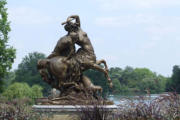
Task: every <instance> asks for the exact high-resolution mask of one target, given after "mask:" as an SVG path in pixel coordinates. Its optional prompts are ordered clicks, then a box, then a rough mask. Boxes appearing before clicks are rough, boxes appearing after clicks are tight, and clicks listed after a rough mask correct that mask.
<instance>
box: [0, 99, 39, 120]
mask: <svg viewBox="0 0 180 120" xmlns="http://www.w3.org/2000/svg"><path fill="white" fill-rule="evenodd" d="M1 98H2V99H4V98H3V97H1ZM1 98H0V99H1ZM31 102H32V100H31V99H28V98H23V99H13V100H9V101H0V120H42V116H41V115H40V114H38V113H36V112H33V111H32V108H31V106H29V104H30V103H31Z"/></svg>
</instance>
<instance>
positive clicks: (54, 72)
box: [37, 15, 112, 104]
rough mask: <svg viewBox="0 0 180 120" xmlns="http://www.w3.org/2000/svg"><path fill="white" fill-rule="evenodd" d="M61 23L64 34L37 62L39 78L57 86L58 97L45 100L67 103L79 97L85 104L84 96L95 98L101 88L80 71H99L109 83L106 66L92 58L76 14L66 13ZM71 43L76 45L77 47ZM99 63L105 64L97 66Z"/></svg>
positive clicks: (51, 102) (89, 44)
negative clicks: (67, 15)
mask: <svg viewBox="0 0 180 120" xmlns="http://www.w3.org/2000/svg"><path fill="white" fill-rule="evenodd" d="M74 19H75V22H72V20H74ZM62 25H64V28H65V30H66V31H67V32H68V34H67V35H65V36H64V37H62V38H60V40H59V41H58V42H57V45H56V47H55V49H54V51H53V52H52V53H51V54H50V55H49V56H48V57H47V59H43V60H39V61H38V65H37V67H38V70H39V72H40V75H41V76H42V78H43V80H44V81H46V82H47V83H49V84H50V85H51V86H52V87H53V88H56V89H58V90H60V95H59V97H58V98H55V99H51V100H49V104H71V103H69V102H72V101H74V102H75V103H74V104H78V103H80V102H82V101H86V104H88V102H87V101H88V99H92V100H94V99H97V98H98V96H97V94H96V92H97V91H100V92H102V88H101V87H100V86H96V85H94V84H93V83H92V82H91V80H90V79H89V78H88V77H87V76H85V75H83V72H84V71H86V70H88V69H94V70H98V71H100V72H103V73H104V74H105V76H106V78H107V80H108V82H109V85H110V87H112V81H111V79H110V77H109V75H108V67H107V65H106V61H105V60H100V61H96V56H95V53H94V49H93V46H92V44H91V42H90V40H89V38H88V36H87V34H86V33H85V32H84V31H83V30H82V29H81V27H80V18H79V16H77V15H72V16H69V17H68V18H67V21H66V22H63V23H62ZM75 44H77V45H79V46H80V48H79V49H78V50H77V51H75ZM101 63H103V64H104V66H105V68H102V67H101V66H100V64H101ZM83 103H84V102H83Z"/></svg>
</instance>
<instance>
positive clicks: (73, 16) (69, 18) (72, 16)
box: [67, 15, 81, 27]
mask: <svg viewBox="0 0 180 120" xmlns="http://www.w3.org/2000/svg"><path fill="white" fill-rule="evenodd" d="M71 18H74V19H76V24H78V26H79V27H80V26H81V23H80V18H79V16H78V15H71V16H69V17H68V18H67V21H69V20H71Z"/></svg>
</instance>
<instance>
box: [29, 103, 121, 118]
mask: <svg viewBox="0 0 180 120" xmlns="http://www.w3.org/2000/svg"><path fill="white" fill-rule="evenodd" d="M93 107H94V106H93V105H75V106H73V105H33V106H32V108H33V110H34V111H36V112H38V113H41V114H45V115H51V116H52V117H51V118H52V120H76V119H77V120H78V114H80V113H81V111H82V110H83V109H88V110H89V111H91V110H92V109H91V108H93ZM97 107H100V109H103V110H105V111H108V112H116V111H117V108H118V106H116V105H98V106H97ZM89 108H90V109H89ZM72 118H73V119H72Z"/></svg>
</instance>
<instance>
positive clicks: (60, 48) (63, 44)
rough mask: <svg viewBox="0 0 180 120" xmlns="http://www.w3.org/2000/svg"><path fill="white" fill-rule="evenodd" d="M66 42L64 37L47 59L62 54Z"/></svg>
mask: <svg viewBox="0 0 180 120" xmlns="http://www.w3.org/2000/svg"><path fill="white" fill-rule="evenodd" d="M65 45H67V44H66V41H65V40H64V39H62V38H61V39H60V40H59V41H58V42H57V44H56V47H55V48H54V50H53V52H52V53H51V54H50V55H49V56H48V57H47V59H50V58H53V57H55V56H59V55H61V53H60V52H61V51H62V50H63V49H64V47H65Z"/></svg>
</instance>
